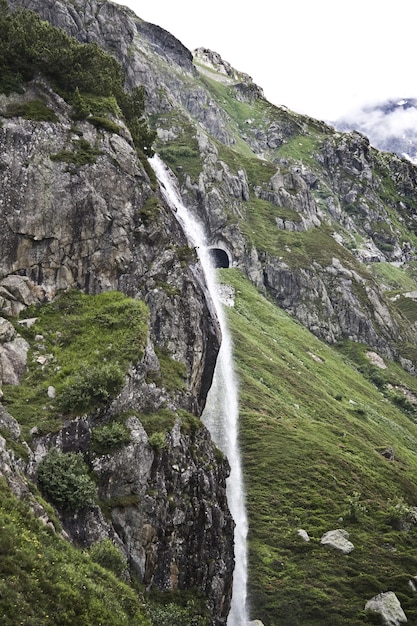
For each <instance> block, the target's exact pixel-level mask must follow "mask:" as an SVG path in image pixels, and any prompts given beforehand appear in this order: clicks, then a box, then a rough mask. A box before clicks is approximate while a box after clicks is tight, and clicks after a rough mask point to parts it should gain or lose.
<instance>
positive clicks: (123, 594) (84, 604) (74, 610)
mask: <svg viewBox="0 0 417 626" xmlns="http://www.w3.org/2000/svg"><path fill="white" fill-rule="evenodd" d="M0 528H1V533H0V555H1V558H0V616H1V623H2V624H3V625H4V626H15V625H16V624H19V623H21V622H22V621H23V622H24V623H25V624H27V625H28V626H35V625H37V624H42V625H43V626H55V625H58V626H71V625H72V624H83V625H85V626H97V624H106V625H107V626H121V625H123V624H126V626H127V625H129V626H151V625H152V622H151V621H150V620H148V619H147V618H146V616H145V612H144V609H143V599H142V598H141V596H140V595H139V594H138V593H137V591H134V590H133V589H132V588H131V587H129V586H128V585H127V584H125V583H123V582H122V581H120V580H119V579H118V578H117V577H116V576H115V575H114V574H113V573H111V572H110V571H108V569H104V568H103V567H101V566H100V565H98V564H97V563H95V562H94V560H93V558H91V556H89V555H88V554H85V553H82V552H81V551H79V550H77V549H76V548H74V547H73V546H72V544H71V543H69V542H67V541H64V540H63V539H61V538H60V537H59V536H57V535H55V534H54V533H53V532H52V531H51V530H50V529H49V528H47V527H46V526H44V525H43V524H41V523H40V522H39V521H38V520H37V519H36V518H35V517H34V515H33V513H32V512H31V511H30V509H29V506H28V504H27V503H25V502H21V501H19V500H17V498H16V497H15V496H13V495H12V494H11V493H10V491H9V489H8V488H7V487H6V485H5V484H4V482H3V481H2V480H1V481H0Z"/></svg>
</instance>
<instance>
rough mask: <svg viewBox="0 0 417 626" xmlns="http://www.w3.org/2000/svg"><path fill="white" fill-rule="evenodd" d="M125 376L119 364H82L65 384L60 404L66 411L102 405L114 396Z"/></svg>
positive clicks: (72, 411) (80, 410)
mask: <svg viewBox="0 0 417 626" xmlns="http://www.w3.org/2000/svg"><path fill="white" fill-rule="evenodd" d="M124 380H125V377H124V374H123V371H122V370H121V368H120V367H119V365H116V364H113V363H103V364H100V365H96V366H90V367H86V366H82V367H81V368H80V369H79V370H78V372H76V373H75V374H74V375H72V376H70V377H69V378H68V380H67V381H66V383H65V384H64V385H63V387H62V389H61V392H60V395H59V398H58V404H59V407H60V409H61V410H62V411H63V412H64V413H74V412H75V413H80V412H84V411H88V410H89V409H92V408H95V407H98V406H102V405H104V404H106V403H107V402H109V400H111V399H112V398H114V397H115V396H116V395H117V393H118V392H119V391H120V389H121V388H122V386H123V383H124Z"/></svg>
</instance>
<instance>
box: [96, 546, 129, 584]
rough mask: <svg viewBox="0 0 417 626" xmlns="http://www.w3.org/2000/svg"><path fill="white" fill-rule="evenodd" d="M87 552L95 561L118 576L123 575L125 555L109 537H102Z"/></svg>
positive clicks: (125, 564)
mask: <svg viewBox="0 0 417 626" xmlns="http://www.w3.org/2000/svg"><path fill="white" fill-rule="evenodd" d="M89 553H90V556H91V558H92V559H93V561H94V562H95V563H98V564H99V565H101V566H102V567H105V568H106V569H108V570H110V571H111V572H113V573H114V574H116V576H118V577H119V578H122V577H123V574H124V573H125V571H126V568H127V561H126V557H125V556H124V555H123V554H122V553H121V552H120V550H119V549H118V548H117V547H116V546H115V545H114V543H113V542H112V541H111V540H110V539H103V541H98V542H97V543H95V544H93V545H92V546H91V548H90V550H89Z"/></svg>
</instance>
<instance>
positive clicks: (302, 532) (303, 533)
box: [297, 528, 310, 542]
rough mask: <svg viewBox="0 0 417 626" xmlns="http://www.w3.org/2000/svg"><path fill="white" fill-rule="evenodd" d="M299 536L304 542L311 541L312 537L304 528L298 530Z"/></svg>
mask: <svg viewBox="0 0 417 626" xmlns="http://www.w3.org/2000/svg"><path fill="white" fill-rule="evenodd" d="M297 535H298V536H299V537H300V538H301V539H302V540H303V541H306V542H308V541H310V537H309V535H308V532H307V531H306V530H304V529H303V528H299V529H298V530H297Z"/></svg>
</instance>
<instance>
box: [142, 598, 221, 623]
mask: <svg viewBox="0 0 417 626" xmlns="http://www.w3.org/2000/svg"><path fill="white" fill-rule="evenodd" d="M193 613H194V615H193ZM149 614H150V615H149V616H150V618H151V619H152V622H153V623H154V624H158V626H172V625H173V624H175V626H206V625H207V624H208V623H209V620H208V619H207V618H206V617H203V616H202V615H199V614H195V610H194V607H193V606H192V604H191V603H187V606H186V607H181V606H178V605H177V604H174V603H173V602H170V603H169V604H166V605H165V606H153V607H151V608H150V609H149Z"/></svg>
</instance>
